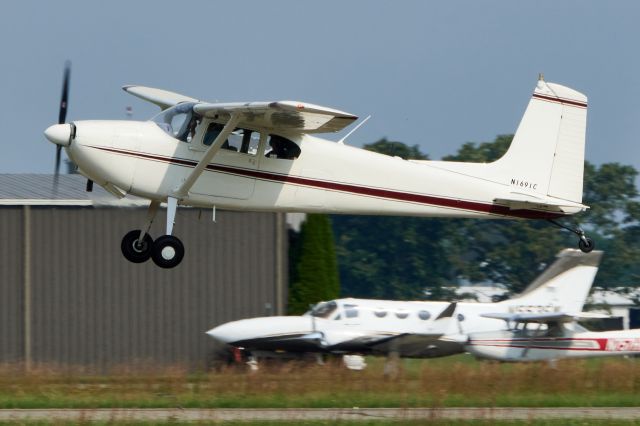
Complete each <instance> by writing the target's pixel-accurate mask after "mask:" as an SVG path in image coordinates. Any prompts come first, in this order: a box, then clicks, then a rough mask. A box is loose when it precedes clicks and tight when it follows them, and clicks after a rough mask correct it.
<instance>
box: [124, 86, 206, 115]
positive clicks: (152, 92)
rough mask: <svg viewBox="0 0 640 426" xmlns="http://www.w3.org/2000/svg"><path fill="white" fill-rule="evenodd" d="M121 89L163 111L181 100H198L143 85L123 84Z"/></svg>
mask: <svg viewBox="0 0 640 426" xmlns="http://www.w3.org/2000/svg"><path fill="white" fill-rule="evenodd" d="M122 90H124V91H125V92H127V93H130V94H132V95H133V96H137V97H139V98H140V99H143V100H145V101H148V102H151V103H152V104H156V105H158V106H159V107H160V108H161V109H162V110H163V111H164V110H165V109H167V108H170V107H172V106H174V105H177V104H179V103H181V102H198V100H197V99H194V98H191V97H189V96H184V95H181V94H179V93H174V92H170V91H168V90H162V89H155V88H153V87H145V86H123V87H122Z"/></svg>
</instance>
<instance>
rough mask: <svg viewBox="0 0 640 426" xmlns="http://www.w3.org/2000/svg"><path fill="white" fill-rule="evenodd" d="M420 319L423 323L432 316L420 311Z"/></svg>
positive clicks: (427, 312)
mask: <svg viewBox="0 0 640 426" xmlns="http://www.w3.org/2000/svg"><path fill="white" fill-rule="evenodd" d="M418 318H420V319H421V320H423V321H426V320H428V319H429V318H431V314H430V313H429V311H420V312H418Z"/></svg>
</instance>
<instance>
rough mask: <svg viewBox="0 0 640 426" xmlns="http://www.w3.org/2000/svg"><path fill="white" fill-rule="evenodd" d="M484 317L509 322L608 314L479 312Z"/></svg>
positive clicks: (560, 319)
mask: <svg viewBox="0 0 640 426" xmlns="http://www.w3.org/2000/svg"><path fill="white" fill-rule="evenodd" d="M480 316H482V317H485V318H493V319H500V320H504V321H509V322H535V323H549V322H572V321H586V320H593V319H601V318H609V316H608V315H603V314H596V313H592V312H579V313H566V312H539V313H507V312H499V313H489V314H481V315H480Z"/></svg>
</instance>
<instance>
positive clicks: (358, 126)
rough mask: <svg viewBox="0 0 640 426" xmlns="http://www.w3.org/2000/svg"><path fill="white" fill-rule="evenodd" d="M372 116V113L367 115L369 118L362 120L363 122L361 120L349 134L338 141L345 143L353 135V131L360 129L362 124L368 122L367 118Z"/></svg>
mask: <svg viewBox="0 0 640 426" xmlns="http://www.w3.org/2000/svg"><path fill="white" fill-rule="evenodd" d="M370 118H371V115H369V116H367V118H365V119H364V120H362V121H361V122H360V123H359V124H358V125H357V126H356V127H354V128H353V129H351V131H350V132H349V133H347V134H346V135H345V137H343V138H342V139H340V140H339V141H338V143H339V144H340V145H344V141H345V140H346V139H347V138H348V137H349V136H351V135H352V134H353V132H355V131H356V130H358V129H359V128H360V126H362V125H363V124H364V123H366V122H367V120H368V119H370Z"/></svg>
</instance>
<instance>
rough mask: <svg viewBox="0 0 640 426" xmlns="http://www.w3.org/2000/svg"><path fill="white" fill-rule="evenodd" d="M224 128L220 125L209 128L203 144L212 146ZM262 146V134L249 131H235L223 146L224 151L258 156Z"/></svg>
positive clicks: (211, 125)
mask: <svg viewBox="0 0 640 426" xmlns="http://www.w3.org/2000/svg"><path fill="white" fill-rule="evenodd" d="M223 128H224V126H223V125H222V124H218V123H211V124H209V127H208V128H207V131H206V133H205V134H204V138H203V139H202V144H203V145H205V146H211V144H213V142H214V141H215V140H216V138H217V137H218V135H219V134H220V132H221V131H222V129H223ZM259 144H260V133H259V132H254V131H253V130H249V129H240V128H238V129H235V130H234V131H233V132H231V134H230V135H229V137H228V138H227V140H226V141H224V143H223V144H222V147H221V148H222V149H226V150H229V151H235V152H240V153H243V154H249V155H256V154H257V153H258V145H259Z"/></svg>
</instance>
